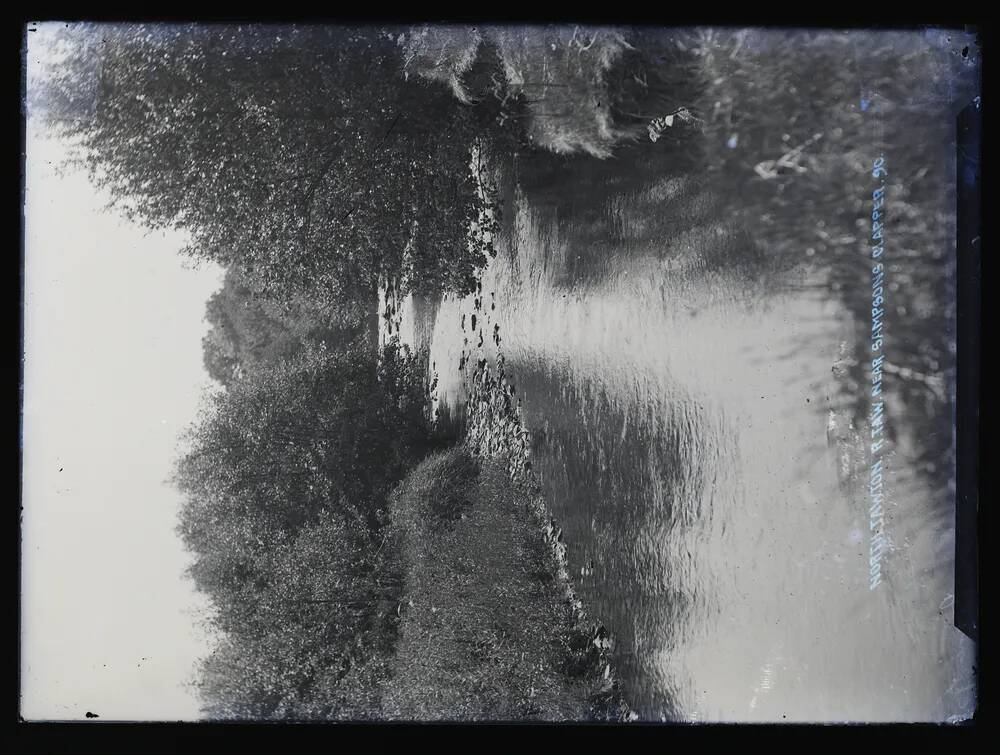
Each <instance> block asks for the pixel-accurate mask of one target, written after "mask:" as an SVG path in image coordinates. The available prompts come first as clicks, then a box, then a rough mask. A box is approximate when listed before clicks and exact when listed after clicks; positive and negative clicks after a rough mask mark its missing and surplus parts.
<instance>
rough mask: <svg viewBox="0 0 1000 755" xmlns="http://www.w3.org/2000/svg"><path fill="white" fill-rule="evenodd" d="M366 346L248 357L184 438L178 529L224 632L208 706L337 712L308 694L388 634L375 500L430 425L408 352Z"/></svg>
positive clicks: (380, 500)
mask: <svg viewBox="0 0 1000 755" xmlns="http://www.w3.org/2000/svg"><path fill="white" fill-rule="evenodd" d="M373 354H374V352H373V351H371V350H368V351H365V350H355V351H353V352H347V351H346V350H340V351H334V350H329V349H327V348H326V347H325V346H324V345H322V344H320V345H316V346H309V347H307V348H305V349H304V350H303V351H302V352H301V353H299V354H297V355H296V356H294V357H292V358H289V359H286V360H282V361H279V362H276V363H274V364H272V365H269V366H266V367H258V368H257V369H256V370H254V371H252V372H249V373H247V374H246V375H244V376H242V377H241V378H240V379H238V380H235V381H233V382H232V383H231V385H230V386H229V388H228V389H227V390H225V391H220V392H218V393H216V394H214V395H213V396H212V397H211V399H210V403H209V406H207V407H206V409H205V411H204V412H203V414H202V416H201V418H200V421H199V423H198V424H197V425H196V426H194V427H193V428H192V429H191V431H190V433H189V435H188V437H187V441H186V446H187V447H186V449H185V451H184V454H183V455H182V457H181V459H180V461H179V463H178V467H177V477H176V482H177V484H178V486H179V488H180V489H181V491H182V492H183V493H184V494H185V500H186V503H185V505H184V508H183V510H182V515H181V524H180V531H181V534H182V536H183V538H184V541H185V543H186V545H187V547H188V548H189V550H190V551H191V552H192V553H193V554H194V556H195V561H194V564H193V566H192V568H191V574H192V576H193V578H194V580H195V583H196V585H197V587H198V588H199V589H200V590H201V591H203V592H204V593H206V594H207V595H209V596H210V597H211V598H212V602H213V604H214V606H215V608H216V618H215V623H216V625H217V627H218V628H219V629H220V630H222V632H223V633H224V636H225V640H224V641H223V643H222V645H220V647H219V648H218V649H216V651H215V653H214V654H213V655H212V656H211V658H210V659H209V660H208V662H207V664H206V667H205V676H204V679H203V684H204V685H207V686H206V687H205V691H206V698H207V701H208V703H209V709H210V712H212V713H214V714H216V715H254V716H264V717H267V716H288V715H295V716H301V715H305V712H306V708H304V707H303V706H304V705H305V702H304V701H307V700H312V701H314V702H315V703H316V704H323V705H327V709H324V711H323V715H332V713H331V711H330V710H329V706H330V705H332V704H333V703H332V702H330V701H331V700H333V699H335V697H336V696H334V697H331V696H330V695H332V694H333V693H332V692H329V690H328V692H329V694H326V693H324V694H323V695H313V694H312V693H310V692H309V690H310V689H311V688H312V687H313V686H314V685H319V684H323V685H327V686H329V685H336V684H339V680H340V679H341V676H342V675H348V674H350V673H352V672H354V673H358V671H357V665H358V664H360V663H362V662H367V661H365V659H370V657H372V656H377V655H378V650H379V648H380V647H381V646H382V644H384V643H385V642H386V641H387V638H388V636H389V635H388V634H387V628H386V626H384V625H383V623H382V620H383V619H384V618H385V615H386V611H387V606H388V605H389V603H390V602H391V599H392V596H393V595H394V592H393V590H394V585H395V581H394V578H393V576H392V566H391V563H390V561H389V559H390V558H391V553H392V550H393V549H392V548H391V547H390V548H386V547H385V534H384V531H385V525H386V523H387V516H386V512H385V502H386V498H387V495H388V492H389V490H390V489H391V488H392V486H393V485H394V484H395V483H396V482H397V481H398V480H399V479H400V478H401V477H402V476H403V474H404V473H405V471H406V469H407V468H408V467H409V466H410V465H411V464H412V463H413V462H414V461H415V460H416V459H418V458H420V456H421V455H422V454H423V453H425V451H426V449H427V447H428V437H429V436H428V424H427V419H426V410H425V405H426V394H425V389H424V383H423V378H422V376H421V375H420V373H419V372H418V370H417V369H416V367H415V360H414V358H413V357H412V356H411V355H409V353H408V352H406V351H405V350H399V349H398V348H396V346H395V345H394V344H391V345H390V346H389V347H388V348H387V349H386V351H385V352H383V354H382V355H381V357H380V358H379V359H378V360H377V361H376V360H375V359H374V357H373V356H372V355H373ZM323 701H326V702H323ZM220 706H221V707H220Z"/></svg>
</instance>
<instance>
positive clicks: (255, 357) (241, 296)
mask: <svg viewBox="0 0 1000 755" xmlns="http://www.w3.org/2000/svg"><path fill="white" fill-rule="evenodd" d="M374 316H376V313H375V311H374V303H368V302H361V301H357V300H355V299H348V298H340V299H338V298H332V297H331V298H324V299H322V300H319V301H317V300H315V299H313V298H312V297H309V296H304V295H302V294H298V295H294V296H289V297H286V298H284V299H276V298H273V297H271V296H268V295H267V294H266V293H265V292H263V291H260V290H257V289H255V288H254V286H253V284H252V282H251V281H248V280H247V279H246V277H245V276H243V275H241V274H240V272H239V270H238V269H235V268H230V269H229V270H227V271H226V275H225V277H224V279H223V285H222V288H220V289H219V290H218V291H216V292H215V293H214V294H212V296H211V297H210V298H209V300H208V303H207V305H206V307H205V319H206V320H207V321H208V323H209V325H210V329H209V331H208V333H207V334H206V335H205V337H204V339H203V340H202V349H203V354H204V361H205V368H206V370H207V371H208V374H209V375H211V376H212V377H213V378H214V379H215V380H217V381H219V382H220V383H222V384H223V385H224V386H228V385H230V384H231V383H232V382H233V381H234V380H235V379H237V378H238V377H239V376H240V375H241V374H245V373H246V372H249V371H252V370H254V369H256V368H257V367H258V366H259V365H268V364H274V363H277V362H279V361H281V360H283V359H287V358H290V357H292V356H294V354H295V353H296V352H298V351H299V350H301V349H302V348H304V347H305V346H306V345H307V344H310V343H313V344H316V343H324V344H326V345H327V346H328V347H330V348H334V349H335V348H339V347H343V346H345V345H347V344H352V343H354V342H355V341H356V342H358V343H357V348H367V347H368V346H367V345H366V344H364V343H363V342H364V340H365V339H366V338H367V339H370V340H373V339H372V335H373V334H372V333H370V332H369V330H370V327H371V326H370V321H371V320H372V319H373V318H374Z"/></svg>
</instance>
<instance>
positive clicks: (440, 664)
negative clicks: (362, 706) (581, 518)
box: [382, 446, 630, 721]
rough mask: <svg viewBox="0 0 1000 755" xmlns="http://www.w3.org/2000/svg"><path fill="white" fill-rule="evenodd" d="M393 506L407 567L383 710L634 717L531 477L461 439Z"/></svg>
mask: <svg viewBox="0 0 1000 755" xmlns="http://www.w3.org/2000/svg"><path fill="white" fill-rule="evenodd" d="M390 506H391V511H392V517H393V521H394V526H395V528H396V531H397V533H398V536H399V541H400V547H401V550H402V555H403V558H404V563H405V564H406V566H405V570H406V574H405V588H404V594H403V597H402V599H401V601H400V605H399V613H400V617H401V618H400V624H399V627H398V639H397V643H396V653H395V657H394V659H393V660H392V662H391V664H390V668H391V679H390V682H389V684H388V685H387V691H386V693H385V695H384V696H383V702H382V705H383V709H384V714H385V716H386V717H387V718H392V719H405V720H553V721H558V720H576V721H579V720H603V721H609V720H610V721H621V720H628V718H629V715H630V713H629V709H628V706H627V705H626V703H625V702H624V699H623V697H622V694H621V690H620V685H619V683H618V682H617V680H616V679H615V676H614V674H613V670H612V669H611V666H610V663H609V660H608V650H609V646H610V642H609V640H608V639H607V638H606V636H605V633H604V631H603V629H602V628H599V627H594V626H592V625H590V624H588V623H587V622H586V621H585V619H584V617H583V616H582V613H581V612H580V610H579V607H578V605H577V602H576V601H575V598H574V596H573V593H572V589H571V586H570V585H569V581H568V578H567V575H566V571H565V567H564V564H563V563H562V562H561V560H560V551H559V549H558V548H556V547H554V546H556V545H557V544H558V535H557V534H556V533H554V532H552V530H551V528H549V529H548V530H546V528H545V526H544V521H543V520H542V519H541V518H540V516H539V514H540V512H541V511H543V509H542V508H541V505H540V500H539V497H538V492H537V490H536V489H534V488H533V487H532V486H531V485H530V483H527V482H524V481H512V480H511V477H510V475H509V473H508V471H507V469H505V467H504V465H503V464H502V463H501V462H499V461H498V460H494V459H484V458H476V457H475V456H473V455H472V453H471V452H470V451H469V450H468V449H467V448H466V447H464V446H459V447H456V448H453V449H450V450H448V451H444V452H441V453H437V454H434V455H433V456H431V457H430V458H428V459H426V460H425V461H424V462H423V463H421V464H420V465H419V466H418V467H417V468H416V469H414V470H413V472H412V473H411V474H410V475H409V476H408V477H407V479H406V480H405V481H404V482H403V483H402V484H401V485H400V487H399V488H398V489H397V490H396V492H395V493H394V495H393V497H392V500H391V503H390Z"/></svg>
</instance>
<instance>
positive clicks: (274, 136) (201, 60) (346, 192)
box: [32, 25, 486, 295]
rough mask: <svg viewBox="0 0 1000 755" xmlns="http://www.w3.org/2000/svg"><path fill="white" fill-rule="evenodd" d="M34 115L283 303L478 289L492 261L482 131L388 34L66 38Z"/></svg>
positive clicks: (111, 183)
mask: <svg viewBox="0 0 1000 755" xmlns="http://www.w3.org/2000/svg"><path fill="white" fill-rule="evenodd" d="M60 50H61V57H59V58H58V59H55V61H54V63H53V64H52V66H51V70H50V71H49V73H48V75H47V77H46V78H45V79H44V86H42V87H41V88H40V94H39V96H37V97H35V98H34V99H33V103H32V105H33V107H32V111H33V112H35V113H37V114H40V115H41V116H42V117H43V118H44V119H46V120H47V121H48V122H49V123H50V124H51V125H52V126H53V127H54V128H55V130H57V131H58V132H59V133H61V134H62V135H63V136H64V137H67V138H68V139H69V140H70V141H71V142H72V143H73V144H75V145H76V147H77V156H78V159H79V161H80V162H82V163H83V164H84V165H85V166H86V167H87V169H88V170H89V172H90V174H91V176H92V178H93V179H94V181H95V182H96V183H97V184H98V185H100V186H103V187H106V188H108V189H109V190H110V192H111V194H112V196H113V197H114V201H115V203H116V204H117V205H118V207H119V208H120V209H122V210H123V211H125V212H126V213H127V214H128V215H130V216H132V217H134V218H137V219H139V220H141V221H143V222H144V223H146V224H148V225H150V226H152V227H167V226H170V227H175V228H182V229H185V230H187V231H188V232H189V235H190V243H189V244H188V246H187V248H186V250H185V251H186V252H187V253H188V254H191V255H193V256H195V257H200V258H208V259H211V260H214V261H216V262H219V263H221V264H223V265H225V266H227V267H228V266H234V267H238V268H239V269H240V270H241V271H242V272H243V273H245V274H246V275H247V276H248V277H252V278H253V279H255V280H256V281H257V282H258V284H259V285H260V286H261V287H263V288H266V289H267V290H270V291H280V292H284V293H287V292H295V291H298V292H302V291H309V292H312V293H313V294H314V295H323V294H326V295H329V294H332V293H343V292H345V291H346V292H348V293H350V294H354V293H355V292H358V291H367V292H368V293H369V294H373V292H374V291H375V290H376V287H377V285H378V282H379V280H380V278H382V277H384V276H393V275H396V274H397V273H398V272H399V271H400V270H401V269H402V268H403V266H404V263H405V262H406V261H407V260H411V261H414V260H415V261H416V262H415V263H412V264H409V265H408V267H409V268H411V269H412V275H411V278H410V280H406V281H404V284H405V285H409V286H414V287H428V286H436V287H438V288H441V287H445V288H454V289H459V290H461V289H463V288H467V287H468V285H469V284H470V274H469V271H470V269H471V267H472V266H474V265H475V264H477V263H478V264H481V263H482V262H483V261H485V258H484V256H483V255H484V254H485V253H486V251H485V250H484V249H482V248H478V247H476V246H475V245H474V244H473V245H470V243H469V242H470V237H469V227H470V223H471V222H472V221H474V220H475V219H476V218H477V217H478V216H479V213H480V211H481V210H482V209H483V208H482V203H483V200H482V197H481V195H480V193H478V192H476V191H475V186H474V178H473V175H472V172H471V169H470V159H471V154H472V147H473V142H474V140H475V138H476V136H477V135H478V133H479V128H478V126H479V123H478V121H477V119H478V118H479V117H480V116H479V115H478V114H477V113H476V112H475V111H474V109H470V108H467V107H464V106H462V105H461V104H460V103H457V102H455V100H454V99H453V98H452V97H450V95H449V94H448V92H447V91H446V90H444V88H442V87H439V86H436V85H432V84H429V83H426V82H422V81H420V82H418V81H411V82H407V81H405V79H404V77H403V75H402V74H403V72H402V68H401V65H402V62H401V57H400V55H399V54H398V52H397V50H396V43H395V41H394V39H393V37H392V35H391V34H389V33H375V32H374V31H373V30H368V29H344V28H337V27H271V26H259V25H254V26H248V27H229V26H215V25H177V26H170V25H155V26H131V25H130V26H96V27H93V28H88V27H70V28H69V29H68V30H67V31H66V33H65V35H64V37H63V39H62V45H61V47H60Z"/></svg>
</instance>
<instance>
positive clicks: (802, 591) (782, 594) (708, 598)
mask: <svg viewBox="0 0 1000 755" xmlns="http://www.w3.org/2000/svg"><path fill="white" fill-rule="evenodd" d="M642 149H645V150H647V151H648V155H647V156H643V155H642V154H641V153H640V157H639V159H638V160H636V159H633V160H632V161H631V162H628V161H618V162H616V161H615V160H599V159H597V158H596V157H578V158H574V159H570V158H563V157H553V156H539V155H538V154H530V153H529V154H523V155H521V156H519V157H517V158H516V159H513V160H512V161H511V164H510V165H508V166H505V168H504V171H503V172H504V175H505V176H506V179H505V185H506V190H505V202H504V215H503V229H504V230H503V232H502V234H501V238H500V239H499V243H498V249H499V252H498V254H497V256H496V258H495V259H494V260H493V261H492V262H491V263H490V264H489V266H488V267H487V268H486V269H485V270H484V271H483V272H482V276H481V286H482V288H481V292H477V293H475V294H473V295H470V296H469V297H465V298H458V297H453V296H445V297H444V298H443V300H441V301H439V302H434V304H433V306H430V307H428V306H421V305H420V304H419V303H414V301H413V300H412V299H410V300H408V301H407V302H405V303H404V305H403V306H402V308H401V311H400V314H401V318H402V319H401V322H400V330H399V333H400V335H401V336H402V337H403V340H408V341H410V342H411V343H416V344H417V345H422V346H426V347H428V348H429V352H430V357H429V365H430V366H431V367H432V369H433V371H434V373H435V374H436V375H437V378H438V392H437V402H438V407H439V408H440V409H442V410H448V412H449V413H450V414H452V415H455V416H460V415H461V413H462V407H463V404H464V402H465V401H466V400H467V398H468V396H469V380H470V374H471V371H472V368H471V367H470V365H473V364H475V363H476V361H477V360H480V359H487V360H488V361H489V362H490V363H494V364H495V363H496V359H497V356H498V354H500V353H502V354H503V360H504V367H505V374H506V376H507V379H508V381H509V382H510V383H511V384H512V385H514V386H515V388H516V396H517V397H518V401H519V402H520V416H521V420H522V422H523V423H524V426H525V427H526V428H527V430H528V431H529V433H530V439H531V440H530V451H529V453H530V459H531V462H532V467H533V470H534V472H535V474H536V475H537V477H538V479H539V481H540V483H541V485H542V488H543V490H544V494H545V498H546V502H547V504H548V506H549V508H550V510H551V512H552V514H553V515H554V516H555V517H556V519H557V520H558V521H559V523H560V524H561V525H562V527H563V531H564V534H565V541H566V542H567V543H568V558H569V562H570V564H569V565H570V571H571V574H572V576H573V578H574V580H575V582H576V586H577V591H578V593H579V595H580V596H581V598H582V599H583V600H584V603H585V605H586V606H587V608H588V610H589V612H590V613H591V614H592V615H593V616H595V617H596V618H599V619H600V620H602V621H603V622H604V623H605V624H606V625H607V626H608V627H609V629H610V630H611V631H612V632H613V634H614V636H615V641H616V647H615V653H614V657H615V663H616V667H617V670H618V672H619V674H620V676H621V678H622V679H623V683H624V685H625V691H626V694H627V696H628V699H629V702H630V704H631V705H632V707H633V708H634V709H635V710H636V711H637V712H638V713H639V715H640V717H641V718H643V719H646V720H683V721H775V720H776V721H892V720H905V721H917V720H921V721H943V720H948V719H949V718H951V719H956V718H961V717H963V716H965V715H968V714H969V713H970V712H971V710H972V709H973V707H974V694H975V693H974V686H973V670H972V665H973V662H974V648H973V645H972V643H971V641H969V640H968V639H967V638H966V637H965V636H964V635H962V634H961V633H959V632H958V631H957V630H956V629H955V628H954V626H953V624H952V610H951V609H952V603H953V594H952V593H953V589H954V588H953V559H954V539H953V535H954V530H953V519H954V509H953V505H952V502H951V500H950V498H948V491H947V490H944V491H942V490H941V489H940V488H937V487H934V486H932V485H930V484H928V483H927V482H926V480H925V479H924V478H922V477H921V476H920V474H919V472H918V471H917V469H918V467H919V464H918V459H919V458H920V454H921V444H920V441H919V438H918V437H917V436H916V432H917V431H916V430H915V429H914V428H913V427H911V426H909V425H907V423H906V421H905V417H904V418H903V419H902V420H901V421H900V423H899V427H898V432H897V433H896V437H895V441H894V443H893V445H892V450H891V452H890V453H889V454H887V455H886V469H887V471H886V481H887V485H886V489H887V491H888V493H887V501H888V503H887V504H886V508H887V511H888V512H889V515H888V517H887V518H888V520H889V524H888V534H889V538H890V541H891V549H890V551H889V553H888V555H887V556H886V560H885V564H886V566H885V572H884V575H883V576H884V581H883V583H882V584H881V585H879V586H878V588H877V589H875V590H872V589H870V585H869V556H870V553H869V547H870V532H869V516H868V514H869V508H868V507H869V498H868V486H867V483H868V478H867V476H866V474H867V467H866V464H867V463H868V458H867V453H868V449H867V443H866V442H865V439H864V437H863V436H864V435H865V434H866V433H867V430H868V428H867V427H856V426H855V424H854V422H855V420H854V417H855V414H854V411H853V403H852V400H851V397H850V396H846V397H845V385H844V382H843V380H841V378H840V377H838V376H839V375H841V372H842V371H840V370H839V365H841V364H843V363H844V360H845V359H847V358H848V357H849V355H851V354H853V353H854V351H855V345H856V344H855V340H854V339H855V338H856V333H857V327H856V323H854V322H853V321H852V319H851V317H852V316H851V314H850V313H849V312H848V311H847V310H846V309H845V307H844V306H843V299H842V297H841V296H837V295H834V294H833V293H832V289H831V287H830V286H829V285H827V283H828V281H827V278H826V276H827V274H828V273H827V271H825V270H824V266H823V265H822V264H803V265H788V264H784V263H783V264H782V265H776V264H773V261H772V260H771V259H770V258H769V256H768V250H767V249H762V248H761V246H760V244H758V243H756V242H755V240H754V233H753V228H751V227H748V226H747V224H746V223H745V222H744V223H743V224H741V223H740V222H738V221H736V220H734V219H733V214H732V213H731V212H729V210H728V208H727V206H726V202H727V201H732V200H733V197H732V196H729V195H727V194H726V191H725V187H723V186H720V185H719V184H718V182H717V180H715V183H713V179H711V178H710V177H705V176H702V175H700V174H699V173H698V172H697V171H692V170H691V169H690V167H689V166H688V167H685V168H683V169H682V168H680V167H678V165H677V164H675V163H672V162H671V160H669V159H667V158H666V157H664V153H663V151H662V150H661V151H660V152H656V151H654V150H653V149H652V145H649V144H647V145H645V146H644V147H642V146H640V147H636V148H635V149H633V151H632V153H633V155H634V154H636V151H637V150H642ZM724 197H728V198H727V199H725V200H724V199H723V198H724ZM803 222H805V221H803ZM807 262H809V261H807ZM857 295H858V296H866V295H868V292H866V291H859V292H858V294H857ZM477 299H478V301H477ZM473 318H475V320H474V319H473ZM473 323H475V324H473ZM903 347H913V348H915V345H912V344H903Z"/></svg>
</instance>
